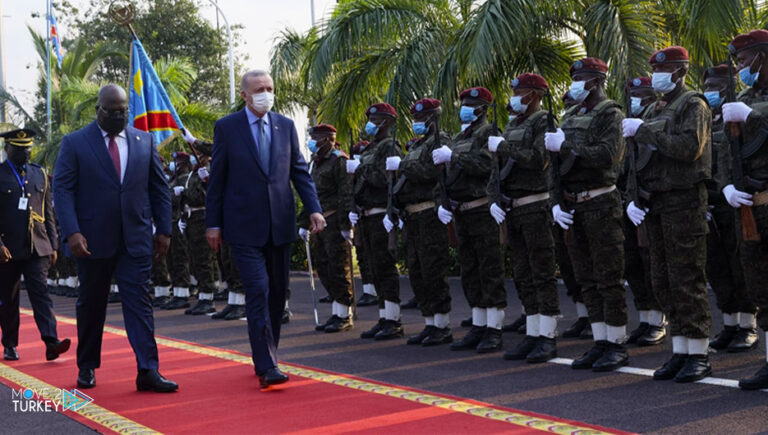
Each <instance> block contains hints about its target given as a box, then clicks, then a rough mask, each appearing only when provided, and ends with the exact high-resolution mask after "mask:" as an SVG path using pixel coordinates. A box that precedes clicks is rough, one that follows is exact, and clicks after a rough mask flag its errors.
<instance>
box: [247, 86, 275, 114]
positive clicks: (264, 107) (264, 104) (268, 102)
mask: <svg viewBox="0 0 768 435" xmlns="http://www.w3.org/2000/svg"><path fill="white" fill-rule="evenodd" d="M251 104H253V108H254V109H256V110H257V111H259V112H263V113H266V112H269V111H270V110H271V109H272V105H274V104H275V94H273V93H272V92H267V91H264V92H261V93H258V94H253V95H251Z"/></svg>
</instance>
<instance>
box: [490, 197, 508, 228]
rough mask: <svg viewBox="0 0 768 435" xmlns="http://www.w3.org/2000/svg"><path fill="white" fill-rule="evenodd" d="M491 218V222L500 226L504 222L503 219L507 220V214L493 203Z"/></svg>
mask: <svg viewBox="0 0 768 435" xmlns="http://www.w3.org/2000/svg"><path fill="white" fill-rule="evenodd" d="M491 216H493V220H495V221H496V223H497V224H499V225H501V223H502V222H504V219H506V218H507V212H505V211H504V210H503V209H502V208H501V207H499V205H498V204H496V203H495V202H494V203H493V204H491Z"/></svg>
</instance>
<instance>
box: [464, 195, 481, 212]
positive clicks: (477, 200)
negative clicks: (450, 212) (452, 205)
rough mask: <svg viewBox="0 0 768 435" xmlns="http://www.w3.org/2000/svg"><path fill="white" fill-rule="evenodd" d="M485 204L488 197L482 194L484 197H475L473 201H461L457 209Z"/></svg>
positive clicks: (466, 208) (465, 209) (469, 208)
mask: <svg viewBox="0 0 768 435" xmlns="http://www.w3.org/2000/svg"><path fill="white" fill-rule="evenodd" d="M486 204H488V197H487V196H484V197H482V198H478V199H476V200H474V201H469V202H462V203H461V204H459V208H458V210H459V211H467V210H472V209H473V208H478V207H480V206H482V205H486Z"/></svg>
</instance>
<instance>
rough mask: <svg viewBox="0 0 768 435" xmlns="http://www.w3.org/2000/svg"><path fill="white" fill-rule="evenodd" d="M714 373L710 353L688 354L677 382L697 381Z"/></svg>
mask: <svg viewBox="0 0 768 435" xmlns="http://www.w3.org/2000/svg"><path fill="white" fill-rule="evenodd" d="M711 374H712V366H711V365H709V355H688V358H687V359H686V360H685V365H683V368H681V369H680V371H679V372H677V375H676V376H675V382H680V383H686V382H696V381H698V380H701V379H704V378H706V377H707V376H709V375H711Z"/></svg>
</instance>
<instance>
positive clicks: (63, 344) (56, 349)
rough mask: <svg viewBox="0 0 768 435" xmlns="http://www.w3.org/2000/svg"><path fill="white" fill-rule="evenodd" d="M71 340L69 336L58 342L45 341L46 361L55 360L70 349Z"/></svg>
mask: <svg viewBox="0 0 768 435" xmlns="http://www.w3.org/2000/svg"><path fill="white" fill-rule="evenodd" d="M70 344H71V342H70V341H69V339H68V338H65V339H64V340H56V343H45V359H46V361H53V360H55V359H56V358H58V357H59V355H61V354H62V353H64V352H66V351H68V350H69V345H70Z"/></svg>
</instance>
